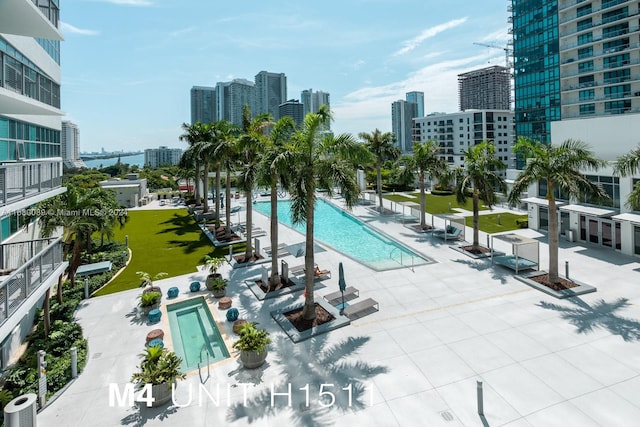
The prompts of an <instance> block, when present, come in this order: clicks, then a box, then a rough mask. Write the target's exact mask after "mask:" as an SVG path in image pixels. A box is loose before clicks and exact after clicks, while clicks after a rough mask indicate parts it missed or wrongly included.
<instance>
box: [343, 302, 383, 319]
mask: <svg viewBox="0 0 640 427" xmlns="http://www.w3.org/2000/svg"><path fill="white" fill-rule="evenodd" d="M378 309H379V306H378V301H376V300H374V299H373V298H367V299H365V300H362V301H360V302H357V303H355V304H352V305H350V306H348V307H345V309H344V310H343V311H342V313H343V314H344V315H345V316H347V317H348V318H352V317H361V316H364V315H365V314H370V313H373V312H374V311H378Z"/></svg>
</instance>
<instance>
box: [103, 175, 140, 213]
mask: <svg viewBox="0 0 640 427" xmlns="http://www.w3.org/2000/svg"><path fill="white" fill-rule="evenodd" d="M100 187H101V188H102V189H104V190H111V191H113V193H114V194H115V196H116V200H117V201H118V203H120V206H123V207H125V208H134V207H136V206H142V205H144V204H147V202H148V201H149V190H148V188H147V179H146V178H140V176H139V175H138V174H137V173H130V174H128V175H127V176H126V178H125V179H120V178H114V179H109V180H106V181H100Z"/></svg>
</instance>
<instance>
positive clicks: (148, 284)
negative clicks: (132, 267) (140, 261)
mask: <svg viewBox="0 0 640 427" xmlns="http://www.w3.org/2000/svg"><path fill="white" fill-rule="evenodd" d="M136 274H137V275H138V276H139V277H140V287H143V288H144V289H143V290H142V293H143V294H146V293H149V292H159V293H160V296H161V297H162V289H160V288H159V287H158V286H153V281H154V280H160V279H162V278H163V277H167V276H168V274H167V273H165V272H164V271H161V272H159V273H156V274H155V275H153V276H152V275H151V274H150V273H147V272H146V271H136Z"/></svg>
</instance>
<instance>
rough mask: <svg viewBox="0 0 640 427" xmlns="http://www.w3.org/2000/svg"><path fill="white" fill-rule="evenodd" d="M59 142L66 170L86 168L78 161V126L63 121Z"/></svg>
mask: <svg viewBox="0 0 640 427" xmlns="http://www.w3.org/2000/svg"><path fill="white" fill-rule="evenodd" d="M60 140H61V141H60V142H61V144H60V148H61V150H60V151H61V155H62V161H63V162H64V165H65V166H66V167H68V168H85V167H87V166H86V165H85V164H84V162H83V161H82V160H81V159H80V130H79V129H78V125H76V124H75V123H72V122H70V121H68V120H63V121H62V132H61V138H60Z"/></svg>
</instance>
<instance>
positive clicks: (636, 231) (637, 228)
mask: <svg viewBox="0 0 640 427" xmlns="http://www.w3.org/2000/svg"><path fill="white" fill-rule="evenodd" d="M633 253H634V254H636V255H640V225H634V226H633Z"/></svg>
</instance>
